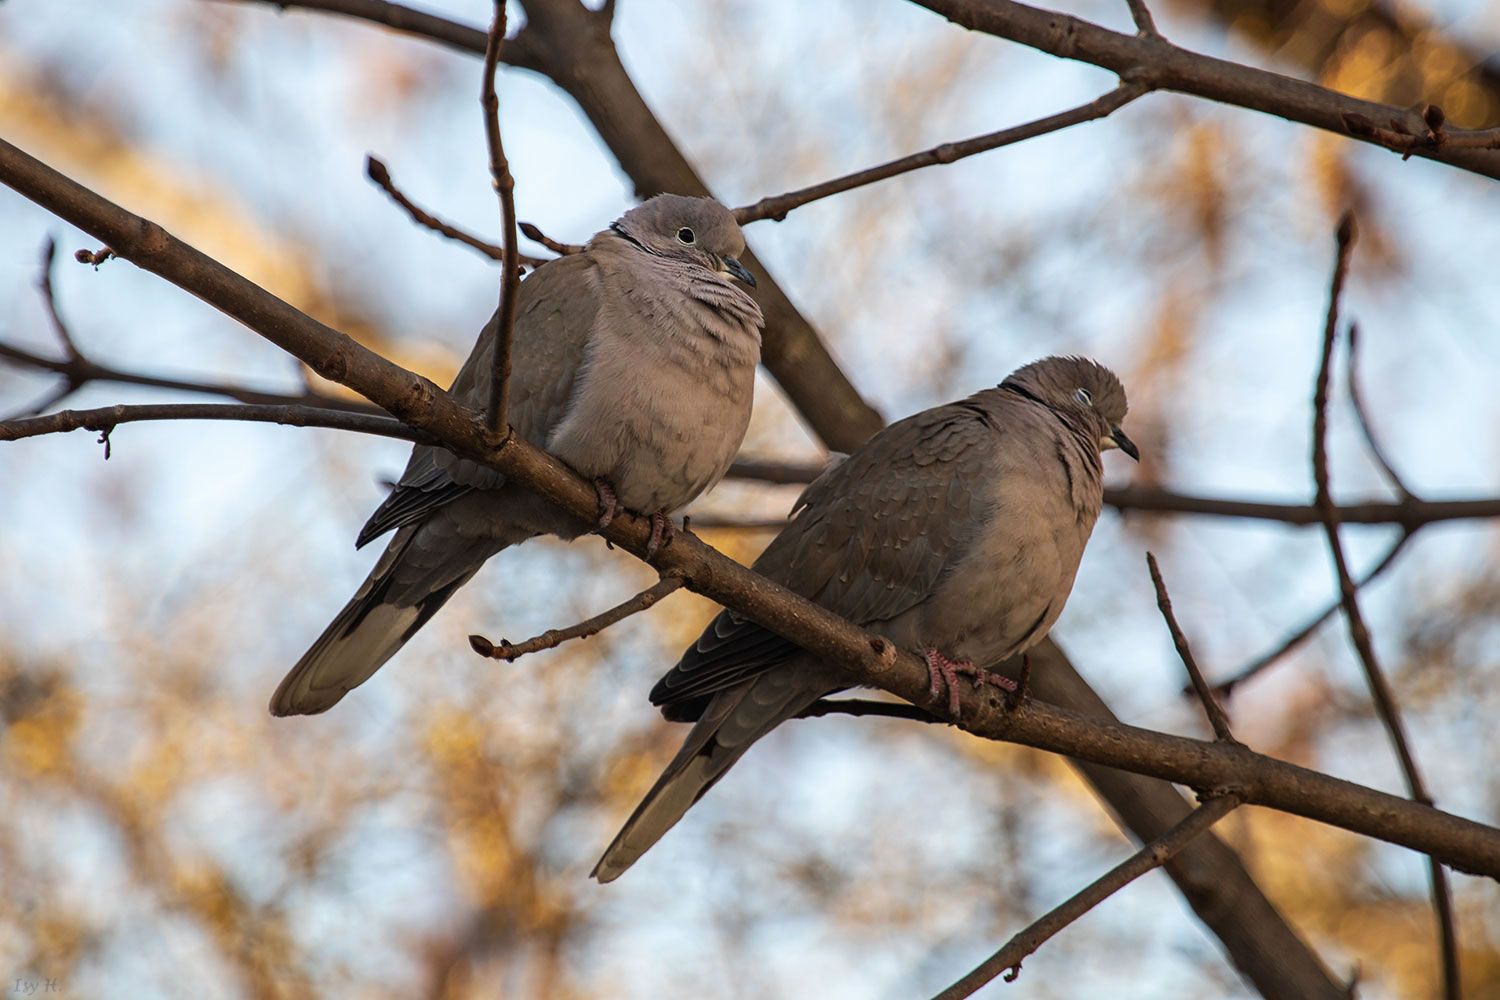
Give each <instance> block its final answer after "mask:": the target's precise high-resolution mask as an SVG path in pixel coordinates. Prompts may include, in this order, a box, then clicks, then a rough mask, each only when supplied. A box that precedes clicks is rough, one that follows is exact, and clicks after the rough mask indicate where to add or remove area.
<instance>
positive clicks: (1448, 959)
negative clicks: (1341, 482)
mask: <svg viewBox="0 0 1500 1000" xmlns="http://www.w3.org/2000/svg"><path fill="white" fill-rule="evenodd" d="M1353 246H1354V217H1353V216H1352V215H1350V214H1348V213H1345V214H1344V217H1343V218H1342V219H1341V220H1340V221H1339V227H1338V257H1337V261H1336V262H1335V264H1334V268H1333V281H1332V287H1331V288H1330V289H1329V291H1328V317H1327V319H1326V321H1325V322H1324V326H1323V354H1322V360H1321V361H1320V362H1319V364H1318V379H1317V387H1316V389H1315V390H1314V392H1313V449H1312V467H1313V479H1314V481H1315V482H1316V485H1317V507H1318V510H1319V512H1320V513H1321V514H1322V521H1323V529H1324V532H1325V534H1327V536H1328V548H1329V550H1330V552H1331V554H1332V556H1333V565H1334V569H1335V570H1336V571H1337V572H1338V578H1339V594H1340V596H1341V598H1342V603H1343V607H1344V617H1345V618H1346V619H1347V621H1348V623H1349V640H1350V642H1352V643H1353V645H1354V649H1355V652H1357V653H1358V654H1359V662H1360V665H1361V666H1363V667H1364V671H1365V679H1366V680H1367V681H1368V683H1369V686H1370V696H1371V698H1372V699H1373V700H1374V702H1375V710H1376V712H1377V713H1378V714H1379V715H1380V721H1381V722H1382V723H1384V725H1385V729H1386V732H1387V733H1388V734H1389V735H1390V739H1391V744H1392V745H1393V746H1394V747H1395V750H1396V757H1397V759H1398V760H1399V761H1400V763H1401V773H1402V774H1403V775H1404V776H1405V778H1406V786H1407V788H1408V790H1409V791H1410V792H1411V797H1412V798H1413V799H1414V800H1416V801H1417V802H1421V803H1423V804H1425V805H1431V804H1432V796H1430V795H1429V794H1428V793H1427V788H1426V785H1425V784H1424V783H1423V781H1422V775H1421V772H1420V771H1419V770H1418V768H1417V760H1416V757H1415V756H1413V754H1412V752H1411V745H1410V742H1409V741H1408V740H1407V737H1406V728H1405V726H1404V725H1403V724H1402V721H1401V708H1400V704H1399V703H1398V702H1397V700H1396V695H1395V692H1394V691H1392V690H1391V685H1390V681H1389V680H1387V679H1386V676H1385V672H1384V671H1383V670H1381V668H1380V661H1379V660H1378V659H1377V658H1376V656H1375V645H1374V643H1373V642H1371V640H1370V630H1369V628H1368V626H1366V624H1365V619H1364V615H1363V614H1362V613H1361V612H1360V609H1359V597H1358V595H1357V594H1356V588H1355V586H1354V578H1353V577H1352V576H1351V575H1350V573H1349V564H1348V562H1347V561H1346V560H1345V559H1344V547H1343V544H1342V543H1341V542H1340V541H1339V517H1338V511H1337V510H1335V509H1334V506H1333V496H1332V494H1331V493H1330V492H1329V486H1328V383H1329V372H1330V368H1331V362H1332V360H1333V342H1334V339H1335V338H1336V337H1337V335H1338V320H1339V297H1340V295H1341V294H1342V292H1343V289H1344V278H1345V276H1346V275H1347V274H1348V273H1349V253H1350V250H1351V249H1352V248H1353ZM1427 863H1428V874H1429V876H1430V878H1431V881H1432V906H1433V909H1434V910H1435V911H1436V912H1437V918H1438V927H1439V931H1440V933H1439V939H1440V946H1441V949H1442V966H1443V994H1444V996H1445V997H1447V998H1448V1000H1458V997H1459V983H1460V980H1459V972H1458V941H1457V931H1456V928H1455V927H1454V923H1453V899H1452V896H1451V893H1450V892H1449V888H1448V875H1447V873H1446V872H1444V871H1443V866H1442V864H1440V863H1439V861H1438V859H1437V858H1435V857H1429V858H1428V859H1427Z"/></svg>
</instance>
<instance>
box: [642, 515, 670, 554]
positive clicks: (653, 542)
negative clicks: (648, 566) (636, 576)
mask: <svg viewBox="0 0 1500 1000" xmlns="http://www.w3.org/2000/svg"><path fill="white" fill-rule="evenodd" d="M674 534H676V529H675V528H673V527H672V519H671V518H670V517H668V516H667V515H666V514H664V513H662V512H661V511H657V512H656V513H655V514H652V515H651V538H650V540H648V541H647V542H646V561H647V562H650V561H651V560H652V559H655V558H656V550H657V549H658V548H660V547H661V546H663V545H666V544H667V543H668V542H670V541H671V540H672V536H673V535H674Z"/></svg>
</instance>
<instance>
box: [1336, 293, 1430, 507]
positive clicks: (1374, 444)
mask: <svg viewBox="0 0 1500 1000" xmlns="http://www.w3.org/2000/svg"><path fill="white" fill-rule="evenodd" d="M1358 353H1359V324H1358V323H1351V324H1349V356H1348V358H1347V359H1346V361H1345V364H1346V367H1347V368H1348V381H1349V401H1350V403H1352V404H1353V406H1354V415H1355V417H1357V418H1358V419H1359V429H1360V432H1361V433H1363V434H1364V436H1365V446H1366V447H1368V448H1369V449H1370V454H1371V455H1373V456H1375V461H1376V462H1378V463H1379V464H1380V469H1381V471H1382V472H1384V473H1385V478H1386V479H1388V480H1390V483H1391V486H1392V487H1393V488H1394V489H1395V490H1396V492H1397V493H1399V494H1400V495H1401V498H1402V499H1403V500H1406V499H1421V498H1420V497H1418V496H1417V495H1416V494H1415V493H1413V492H1412V491H1411V490H1409V489H1407V488H1406V483H1405V482H1403V481H1402V479H1401V473H1399V472H1397V471H1396V467H1395V466H1394V465H1392V464H1391V461H1390V459H1389V458H1387V457H1386V453H1385V449H1384V448H1382V447H1381V446H1380V442H1379V441H1378V440H1377V439H1376V437H1375V430H1374V427H1373V425H1371V423H1370V413H1369V411H1368V410H1366V409H1365V404H1364V399H1363V397H1361V396H1360V393H1359V376H1358V366H1357V365H1356V364H1355V361H1356V357H1357V355H1358Z"/></svg>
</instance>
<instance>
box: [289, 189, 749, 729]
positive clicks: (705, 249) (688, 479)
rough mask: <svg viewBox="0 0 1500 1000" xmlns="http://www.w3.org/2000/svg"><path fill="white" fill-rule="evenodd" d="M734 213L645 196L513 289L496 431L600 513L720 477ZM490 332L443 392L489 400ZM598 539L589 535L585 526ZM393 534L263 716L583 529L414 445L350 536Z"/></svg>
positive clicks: (731, 370)
mask: <svg viewBox="0 0 1500 1000" xmlns="http://www.w3.org/2000/svg"><path fill="white" fill-rule="evenodd" d="M744 248H745V240H744V236H743V235H742V234H741V232H740V228H739V226H738V225H737V224H736V223H735V221H734V216H733V215H732V214H731V213H730V212H729V210H728V209H726V208H725V207H724V206H722V205H720V204H719V203H718V202H716V201H713V200H712V199H708V198H685V197H682V196H680V195H658V196H657V197H655V198H652V199H651V200H649V201H647V202H645V203H644V204H641V205H639V206H637V207H636V208H633V209H631V210H630V211H629V212H626V213H625V214H624V215H623V216H621V217H620V219H619V220H618V221H617V222H615V223H614V224H613V225H612V226H610V228H609V229H607V230H605V231H604V232H601V233H598V234H597V235H595V236H594V238H593V239H591V240H589V243H588V245H587V246H586V247H585V248H584V250H583V252H582V253H578V254H573V255H571V256H567V257H562V258H559V259H557V260H553V261H549V262H548V263H546V264H543V265H541V266H540V267H538V268H537V269H536V271H534V272H533V273H532V274H531V275H530V276H529V277H527V278H526V279H525V280H524V281H522V282H521V285H520V291H519V294H518V298H517V301H516V325H515V335H514V344H513V347H512V358H511V361H512V375H511V390H510V394H511V399H510V411H509V413H508V417H509V420H510V422H511V424H512V426H513V427H514V428H515V430H516V432H517V433H519V434H520V435H521V436H522V437H523V438H525V439H526V440H527V441H529V442H530V443H532V444H534V445H536V446H538V447H541V448H545V449H546V450H548V451H550V452H551V453H552V454H554V455H556V456H557V457H559V458H561V459H562V460H563V461H565V462H567V463H568V464H569V465H571V466H572V467H573V468H574V469H575V470H577V471H578V473H579V474H580V475H582V476H584V477H585V478H589V479H593V480H594V481H595V483H596V484H597V486H598V489H599V494H600V500H601V503H602V504H603V505H604V516H603V518H602V519H601V522H602V521H607V520H608V518H609V517H611V516H613V513H614V510H615V508H616V504H617V503H618V505H620V506H623V507H626V508H628V509H630V510H634V511H638V512H640V513H642V514H650V515H653V516H654V518H655V522H656V524H655V527H656V533H655V534H654V535H653V541H655V539H656V538H657V537H659V535H660V533H661V531H662V529H663V528H664V527H665V526H666V520H665V515H667V514H669V513H671V512H672V511H675V510H677V509H678V508H680V507H682V506H684V505H685V504H687V503H688V502H689V501H690V500H692V499H693V498H694V497H696V496H698V494H700V493H702V492H703V491H704V490H706V489H708V488H709V487H710V486H712V485H713V484H715V483H717V482H718V481H719V480H720V479H721V478H723V476H724V473H725V472H726V471H727V470H728V468H729V464H730V462H731V461H733V459H734V456H735V452H736V451H737V450H738V449H739V446H740V442H741V441H742V440H743V439H744V436H745V428H746V427H747V426H748V425H749V421H750V403H751V394H752V391H753V389H754V381H755V366H756V363H757V362H758V361H759V360H760V328H761V325H762V319H761V313H760V307H759V306H757V305H756V304H755V300H753V299H752V298H750V296H749V295H748V294H746V293H745V292H744V290H742V289H741V288H740V287H739V286H738V285H736V284H735V283H734V282H733V281H732V280H730V279H734V278H737V279H739V280H740V281H743V282H745V283H747V284H750V285H754V284H755V279H754V278H753V277H752V276H751V275H750V272H749V271H747V270H745V268H744V266H743V265H741V264H740V262H739V260H738V259H737V258H738V256H739V255H740V254H741V253H742V252H743V251H744ZM496 322H497V320H496V319H491V320H490V322H489V324H488V325H487V326H485V328H484V330H483V331H481V332H480V334H479V339H478V341H477V342H476V343H475V344H474V349H473V351H471V352H470V354H469V358H468V360H467V361H465V362H464V365H463V368H461V369H460V370H459V373H458V376H457V377H456V378H455V379H454V380H453V385H452V387H451V388H450V389H449V391H450V392H452V393H453V394H454V395H455V396H457V397H458V398H459V399H460V400H462V401H464V402H466V403H468V404H469V405H470V406H474V407H481V408H482V407H483V406H484V405H485V402H486V401H487V399H488V397H489V386H490V369H491V364H492V358H493V355H494V350H495V330H496ZM601 526H602V523H601ZM393 528H394V529H395V531H396V534H395V537H394V538H392V539H391V543H390V545H389V546H387V547H386V550H385V552H384V554H382V555H381V557H380V559H379V561H378V562H376V564H375V568H374V570H372V571H371V573H370V575H369V577H368V578H367V579H366V580H365V582H364V583H363V584H362V585H361V586H360V588H359V590H358V592H357V593H355V595H354V597H353V599H351V600H350V601H349V603H348V605H346V606H345V608H344V610H342V611H340V612H339V614H338V617H336V618H335V619H334V620H333V623H332V624H330V625H329V626H328V628H327V629H325V630H324V632H323V634H322V635H321V636H319V637H318V639H317V641H316V642H314V643H313V644H312V648H310V649H309V650H308V651H307V652H306V653H305V654H304V655H303V657H302V659H301V660H299V661H297V665H296V666H294V667H293V668H292V670H291V672H290V673H289V674H287V676H286V679H285V680H283V681H282V682H281V686H280V687H278V688H277V689H276V693H275V694H274V695H272V696H271V714H272V715H298V714H311V713H314V712H323V711H327V710H328V709H329V708H330V707H332V706H333V705H334V704H335V703H337V702H338V700H339V699H340V698H342V697H343V696H344V695H345V693H347V692H348V691H350V690H351V689H353V688H355V687H357V686H358V685H360V684H362V683H364V682H365V681H366V680H368V679H369V677H370V675H371V674H373V673H374V672H375V671H376V670H378V669H379V668H380V666H381V664H383V663H385V661H386V660H388V659H390V657H391V656H392V655H393V654H394V653H395V652H396V650H398V649H400V648H401V646H402V644H403V643H405V642H406V640H408V639H410V638H411V637H412V635H413V634H414V633H415V632H416V631H417V630H418V629H420V628H421V627H422V626H423V625H424V624H426V623H427V620H428V619H430V618H431V617H432V616H433V615H434V614H435V613H436V612H437V610H438V608H440V607H442V605H443V602H444V601H446V600H447V599H448V598H449V597H450V596H452V594H453V592H454V591H455V590H457V589H458V588H459V587H461V586H463V585H464V584H465V583H466V582H468V580H469V578H470V577H472V576H473V575H474V573H475V572H476V571H477V570H478V569H479V567H480V566H482V565H483V564H484V562H485V560H486V559H488V558H489V557H490V556H492V555H494V554H495V553H497V552H499V551H500V550H502V549H504V548H506V547H508V546H511V545H515V544H517V543H519V542H524V541H525V540H526V539H528V538H533V537H535V536H537V535H540V534H552V535H558V536H561V537H563V538H574V537H577V536H578V535H580V534H582V533H583V532H584V531H586V530H588V526H587V525H585V524H584V523H583V522H580V521H577V520H575V519H573V518H570V517H568V516H567V515H565V514H563V513H561V512H560V511H558V510H556V509H554V508H552V507H550V506H549V505H548V504H546V503H545V502H544V501H542V500H540V499H538V498H537V497H535V496H534V495H532V494H531V493H529V492H527V491H526V490H524V489H522V488H521V487H519V486H517V485H515V484H513V483H507V482H506V481H505V479H504V477H503V476H502V475H501V474H499V473H498V472H495V471H494V470H493V469H489V468H486V467H484V466H480V465H476V464H475V463H473V462H471V461H468V460H466V459H457V458H455V457H454V456H453V454H452V453H451V452H449V451H446V450H445V449H442V448H436V447H432V446H428V445H418V446H417V447H415V448H413V449H412V454H411V460H410V461H409V462H407V465H406V472H405V473H404V474H403V475H402V476H401V480H400V482H399V483H398V484H397V485H396V488H395V489H394V490H393V491H392V492H391V494H390V496H389V497H387V498H386V500H385V502H384V503H382V504H381V505H380V506H379V507H378V508H376V510H375V513H374V514H372V515H371V516H370V520H369V521H368V522H367V523H366V524H365V526H364V529H363V530H362V531H360V533H359V538H358V540H357V541H356V543H355V544H356V545H357V546H362V545H364V544H365V543H366V542H369V541H370V540H371V539H373V538H376V537H378V536H379V535H381V534H383V533H385V532H387V531H390V530H391V529H393Z"/></svg>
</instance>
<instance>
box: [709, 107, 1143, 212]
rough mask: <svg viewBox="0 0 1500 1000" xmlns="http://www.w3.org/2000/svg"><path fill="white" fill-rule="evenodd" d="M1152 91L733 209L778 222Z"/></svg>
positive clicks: (1100, 113)
mask: <svg viewBox="0 0 1500 1000" xmlns="http://www.w3.org/2000/svg"><path fill="white" fill-rule="evenodd" d="M1150 90H1151V87H1150V86H1149V85H1148V84H1147V83H1145V82H1144V81H1143V80H1140V79H1136V80H1132V81H1130V82H1128V83H1121V84H1120V85H1119V86H1118V87H1116V88H1115V89H1114V90H1111V91H1110V92H1109V93H1107V94H1103V95H1101V96H1099V97H1097V98H1095V99H1094V100H1092V101H1090V102H1089V103H1087V104H1082V105H1079V106H1078V107H1076V108H1072V109H1070V110H1068V111H1062V112H1059V113H1058V114H1055V115H1049V116H1048V117H1046V118H1039V119H1037V120H1036V121H1033V122H1027V123H1026V124H1025V125H1017V126H1016V127H1014V128H1008V129H1002V130H1000V131H999V132H991V133H989V134H988V135H981V136H976V137H974V138H973V139H965V140H963V141H961V142H945V143H943V144H942V145H940V146H934V147H933V148H931V149H928V150H924V151H923V152H920V153H913V154H911V155H910V156H903V157H901V158H900V159H899V160H891V161H890V162H889V163H883V164H881V165H880V166H878V167H870V168H868V169H866V170H860V171H857V172H855V173H852V174H846V175H845V176H843V177H837V178H834V179H833V180H830V181H823V182H822V183H821V184H814V185H812V186H811V187H805V188H802V189H800V190H797V191H789V192H787V193H786V194H779V195H776V196H774V197H767V198H762V199H761V200H760V201H757V202H755V203H754V204H753V205H745V206H743V207H741V208H737V209H735V210H734V217H735V218H736V219H737V220H739V223H740V225H742V226H743V225H748V224H749V223H751V222H758V221H760V220H762V219H771V220H773V221H775V222H780V221H782V220H783V219H785V218H786V217H787V213H789V212H791V211H792V209H795V208H801V207H802V206H803V205H806V204H809V203H811V202H814V201H818V200H819V199H822V198H828V197H831V196H833V195H836V194H842V193H843V192H845V191H852V190H853V189H855V188H858V187H864V186H865V185H867V184H874V183H876V182H877V181H883V180H886V179H888V178H891V177H896V176H899V175H900V174H905V173H910V172H911V171H913V170H920V169H921V168H923V167H932V166H937V165H939V164H947V163H954V162H956V161H958V160H962V159H964V158H965V157H968V156H974V155H975V154H977V153H984V152H988V151H989V150H992V149H999V148H1000V147H1001V146H1009V145H1011V144H1013V143H1017V142H1021V141H1023V140H1026V139H1034V138H1036V137H1037V136H1040V135H1046V134H1047V133H1049V132H1057V131H1060V130H1061V129H1065V128H1069V127H1070V126H1073V125H1079V124H1081V123H1083V122H1089V121H1094V120H1095V119H1098V118H1105V117H1108V116H1109V115H1111V114H1113V113H1114V112H1116V111H1118V110H1119V109H1121V108H1123V107H1124V106H1125V105H1127V104H1129V103H1130V102H1131V101H1133V100H1135V99H1136V98H1138V97H1140V96H1142V95H1143V94H1146V93H1148V92H1149V91H1150Z"/></svg>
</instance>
